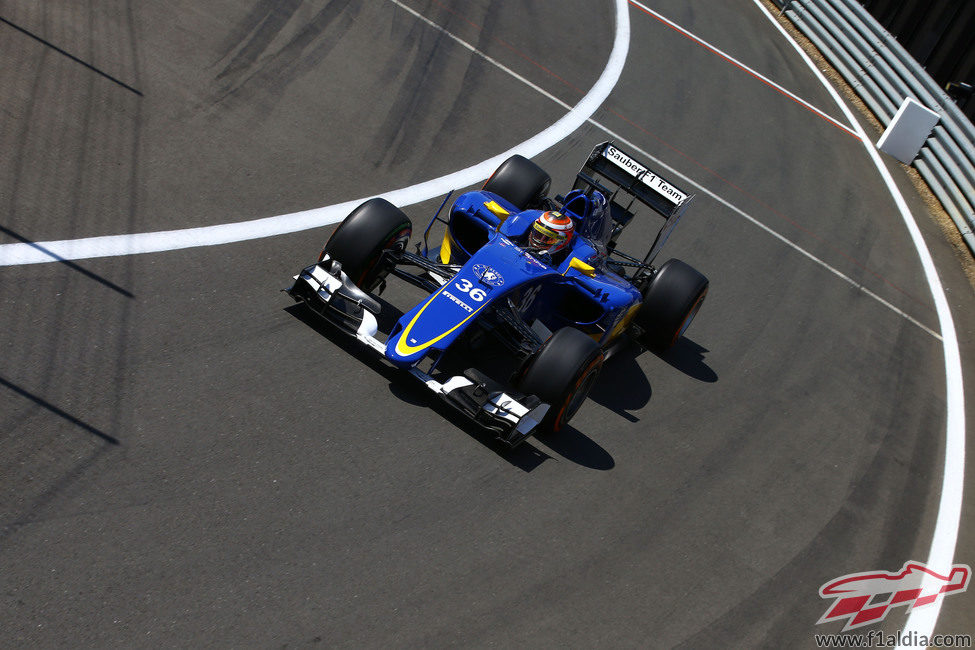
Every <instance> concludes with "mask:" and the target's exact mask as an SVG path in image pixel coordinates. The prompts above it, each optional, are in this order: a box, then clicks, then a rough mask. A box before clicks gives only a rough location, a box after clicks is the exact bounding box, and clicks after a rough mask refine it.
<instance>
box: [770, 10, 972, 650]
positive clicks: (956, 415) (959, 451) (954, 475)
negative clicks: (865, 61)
mask: <svg viewBox="0 0 975 650" xmlns="http://www.w3.org/2000/svg"><path fill="white" fill-rule="evenodd" d="M754 2H755V5H756V6H757V7H758V8H759V9H761V11H762V12H763V13H764V14H765V16H766V17H767V18H768V19H769V21H770V22H771V23H772V24H773V25H775V27H776V28H777V29H778V30H779V31H780V32H781V33H782V35H783V36H784V37H785V38H786V40H787V41H789V43H791V44H792V46H793V47H794V48H795V49H796V51H797V52H798V53H799V55H800V56H801V57H802V59H803V60H804V61H805V62H806V65H808V66H809V68H810V69H811V70H812V71H813V73H814V74H815V75H816V77H817V78H818V79H819V81H820V82H821V83H822V84H823V86H825V87H826V89H827V90H828V91H829V92H830V94H831V95H832V96H833V99H834V100H835V101H836V104H837V105H838V106H839V107H840V109H841V110H842V111H843V113H844V114H845V115H846V118H847V119H848V120H850V123H851V124H853V125H854V126H855V127H856V129H857V131H858V132H859V134H860V139H861V141H862V142H863V146H864V147H865V148H866V150H867V153H868V154H869V155H870V159H871V160H872V161H873V163H874V165H876V167H877V171H878V172H879V173H880V176H881V177H882V178H883V179H884V183H886V185H887V189H888V190H889V191H890V194H891V196H892V197H893V199H894V203H895V204H896V205H897V209H898V211H899V212H900V215H901V218H903V220H904V224H905V225H906V226H907V231H908V232H909V233H910V235H911V240H912V241H913V242H914V247H915V248H916V249H917V254H918V257H919V258H920V259H921V266H922V268H923V269H924V277H925V279H926V280H927V282H928V287H929V289H930V290H931V295H932V297H933V298H934V304H935V308H936V309H937V312H938V321H939V323H940V325H941V337H942V346H943V348H944V355H945V392H946V395H945V408H946V410H947V417H946V420H947V422H946V430H945V464H944V477H943V479H942V483H941V499H940V502H939V505H938V519H937V522H936V523H935V526H934V536H933V537H932V539H931V549H930V551H929V553H928V558H927V566H928V568H929V569H931V570H932V571H935V572H938V573H942V574H944V575H948V574H949V573H950V571H951V566H952V563H953V561H954V555H955V547H956V546H957V544H958V531H959V527H960V523H961V500H962V492H963V491H964V486H965V390H964V387H963V385H962V370H961V352H960V351H959V349H958V337H957V335H956V333H955V323H954V321H953V320H952V318H951V308H950V307H949V306H948V299H947V298H946V297H945V291H944V287H942V286H941V280H940V279H939V278H938V272H937V269H936V268H935V266H934V260H933V259H932V258H931V253H930V251H928V247H927V244H925V243H924V238H923V237H922V236H921V231H920V229H919V228H918V227H917V222H916V221H915V220H914V216H913V215H912V214H911V211H910V209H909V208H908V207H907V202H906V201H905V200H904V197H903V196H902V195H901V193H900V190H899V189H897V185H896V184H895V183H894V179H893V177H891V175H890V172H889V171H888V170H887V167H886V165H884V162H883V160H881V158H880V154H879V153H878V152H877V149H876V148H875V147H874V146H873V144H871V142H870V138H869V137H868V136H867V132H866V131H865V130H864V128H863V127H862V126H861V125H860V123H859V122H858V121H857V120H856V118H855V117H854V116H853V112H852V111H851V110H850V109H849V108H848V107H847V105H846V104H845V103H844V102H843V100H842V99H841V98H840V96H839V94H838V93H837V92H836V90H835V89H834V88H833V86H832V85H830V83H829V82H828V81H827V80H826V78H825V77H824V76H823V74H822V72H820V70H819V68H817V67H816V65H815V64H814V63H813V62H812V61H811V60H810V59H809V57H808V56H807V55H806V53H805V52H804V51H803V50H802V48H801V47H799V44H798V43H796V42H795V41H794V40H793V39H792V37H790V36H789V35H788V33H786V31H785V29H783V28H782V26H781V25H780V24H779V22H778V21H777V20H776V19H775V17H774V16H772V14H770V13H769V12H768V10H767V9H766V8H765V6H764V5H763V4H762V3H761V1H760V0H754ZM905 559H907V558H905ZM874 568H880V567H864V569H874ZM922 585H923V588H924V589H925V592H926V593H931V592H932V590H936V588H940V585H939V583H937V581H935V580H934V579H933V578H932V577H931V576H930V575H928V574H927V573H925V576H924V582H923V583H922ZM941 603H942V599H939V600H936V601H935V602H934V603H932V604H930V605H926V606H925V607H922V608H920V609H917V610H913V611H911V613H910V615H909V616H908V619H907V623H906V624H905V627H904V632H903V638H905V639H908V638H911V633H915V634H916V635H917V636H919V637H920V636H924V637H927V638H931V635H932V633H933V632H934V627H935V625H936V624H937V622H938V615H939V614H940V613H941ZM899 647H903V646H899Z"/></svg>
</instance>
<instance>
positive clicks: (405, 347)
mask: <svg viewBox="0 0 975 650" xmlns="http://www.w3.org/2000/svg"><path fill="white" fill-rule="evenodd" d="M447 286H448V285H446V284H445V285H444V286H442V287H440V288H439V289H438V290H437V293H435V294H433V295H432V296H430V299H429V300H428V301H427V302H426V304H425V305H423V307H421V308H420V311H418V312H416V316H414V317H413V320H411V321H410V323H409V325H407V326H406V329H404V330H403V333H402V334H400V337H399V341H397V342H396V354H398V355H400V356H401V357H407V356H410V355H411V354H416V353H417V352H419V351H421V350H425V349H427V348H428V347H430V346H431V345H433V344H434V343H436V342H437V341H439V340H441V339H443V338H444V337H446V336H449V335H450V334H451V333H452V332H453V331H454V330H456V329H457V328H458V327H460V326H461V325H463V324H464V323H466V322H467V321H469V320H470V319H472V318H474V314H476V313H477V312H479V311H481V310H482V309H484V307H485V305H481V306H480V307H478V308H477V309H475V310H474V311H473V312H471V313H470V315H468V316H467V318H465V319H464V320H462V321H461V322H459V323H457V324H456V325H454V326H453V327H451V328H450V329H449V330H447V331H446V332H444V333H443V334H441V335H439V336H435V337H433V338H432V339H430V340H429V341H427V342H426V343H420V344H419V345H410V344H409V343H407V342H406V339H407V337H408V336H409V335H410V330H412V329H413V325H415V324H416V321H417V320H418V319H419V318H420V316H421V315H422V314H423V312H424V311H425V310H426V308H427V307H429V306H430V303H432V302H433V301H434V299H435V298H436V297H437V296H438V295H439V294H440V292H441V291H443V290H444V289H445V288H447Z"/></svg>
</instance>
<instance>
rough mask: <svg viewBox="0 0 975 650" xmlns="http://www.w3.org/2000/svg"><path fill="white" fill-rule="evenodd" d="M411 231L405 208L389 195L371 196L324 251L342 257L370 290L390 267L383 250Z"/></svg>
mask: <svg viewBox="0 0 975 650" xmlns="http://www.w3.org/2000/svg"><path fill="white" fill-rule="evenodd" d="M411 231H412V224H411V223H410V220H409V218H408V217H407V216H406V214H404V213H403V211H402V210H400V209H399V208H397V207H396V206H395V205H393V204H392V203H390V202H389V201H386V200H385V199H380V198H375V199H370V200H368V201H366V202H365V203H363V204H362V205H360V206H359V207H357V208H356V209H355V210H353V211H352V212H351V213H350V214H349V216H348V217H346V218H345V219H344V220H343V221H342V223H341V224H339V227H338V228H336V229H335V232H333V233H332V236H331V237H329V239H328V242H327V243H326V244H325V248H324V249H323V250H322V255H324V254H325V253H328V254H329V256H330V257H332V258H333V259H335V260H338V262H339V263H340V264H341V265H342V270H343V271H345V273H346V275H348V276H349V278H350V279H351V280H352V281H353V282H354V283H355V284H356V285H357V286H358V287H359V288H360V289H364V290H366V291H369V290H371V289H372V288H373V287H374V286H375V285H376V284H378V282H379V280H381V279H382V277H383V276H384V275H385V272H386V271H388V269H383V268H381V267H380V265H379V260H380V259H381V257H382V253H383V251H384V250H389V249H391V248H394V247H395V246H396V245H397V244H398V242H400V241H401V240H404V239H407V240H408V239H409V236H410V234H411ZM404 245H405V244H404Z"/></svg>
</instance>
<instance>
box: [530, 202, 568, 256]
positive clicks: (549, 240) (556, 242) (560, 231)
mask: <svg viewBox="0 0 975 650" xmlns="http://www.w3.org/2000/svg"><path fill="white" fill-rule="evenodd" d="M574 229H575V227H574V226H573V224H572V219H571V218H570V217H567V216H565V215H564V214H562V213H561V212H556V211H555V210H550V211H548V212H543V213H542V215H541V216H540V217H538V219H536V220H535V223H533V224H532V227H531V232H530V233H529V235H528V245H529V246H530V247H531V248H536V249H540V250H545V251H548V252H549V253H557V252H559V251H560V250H562V249H564V248H565V247H566V246H568V245H569V242H570V241H572V233H573V231H574Z"/></svg>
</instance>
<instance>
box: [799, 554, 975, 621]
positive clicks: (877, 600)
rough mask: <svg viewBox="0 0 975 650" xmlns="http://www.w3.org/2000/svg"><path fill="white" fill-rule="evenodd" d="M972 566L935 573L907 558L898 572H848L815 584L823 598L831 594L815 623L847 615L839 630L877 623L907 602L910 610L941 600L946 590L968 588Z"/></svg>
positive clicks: (957, 591)
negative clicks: (946, 572)
mask: <svg viewBox="0 0 975 650" xmlns="http://www.w3.org/2000/svg"><path fill="white" fill-rule="evenodd" d="M971 576H972V570H971V568H969V566H968V565H967V564H956V565H954V566H952V567H951V571H950V572H949V573H948V575H947V576H944V575H941V574H940V573H936V572H934V571H932V570H931V569H929V568H927V567H926V566H924V565H923V564H921V563H920V562H907V563H905V564H904V568H903V569H901V570H900V572H899V573H888V572H887V571H868V572H866V573H851V574H850V575H845V576H843V577H840V578H836V579H835V580H832V581H830V582H827V583H826V584H824V585H823V586H822V587H820V588H819V595H820V596H821V597H823V598H826V599H830V598H835V599H836V601H835V602H834V603H833V606H832V607H830V608H829V609H828V610H826V613H825V614H823V617H822V618H820V619H819V620H818V621H816V624H817V625H819V624H820V623H827V622H829V621H838V620H843V619H847V621H846V625H845V626H844V627H843V630H842V631H843V632H846V631H847V630H852V629H853V628H856V627H861V626H863V625H870V624H872V623H879V622H880V621H882V620H884V618H885V617H886V616H887V612H889V611H890V609H891V608H892V607H897V606H899V605H907V606H908V608H907V611H908V612H910V611H912V610H913V609H915V608H916V607H923V606H925V605H930V604H932V603H935V602H937V601H938V600H943V599H944V597H945V596H946V595H948V594H960V593H962V592H963V591H965V590H966V589H968V580H969V578H971Z"/></svg>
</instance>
